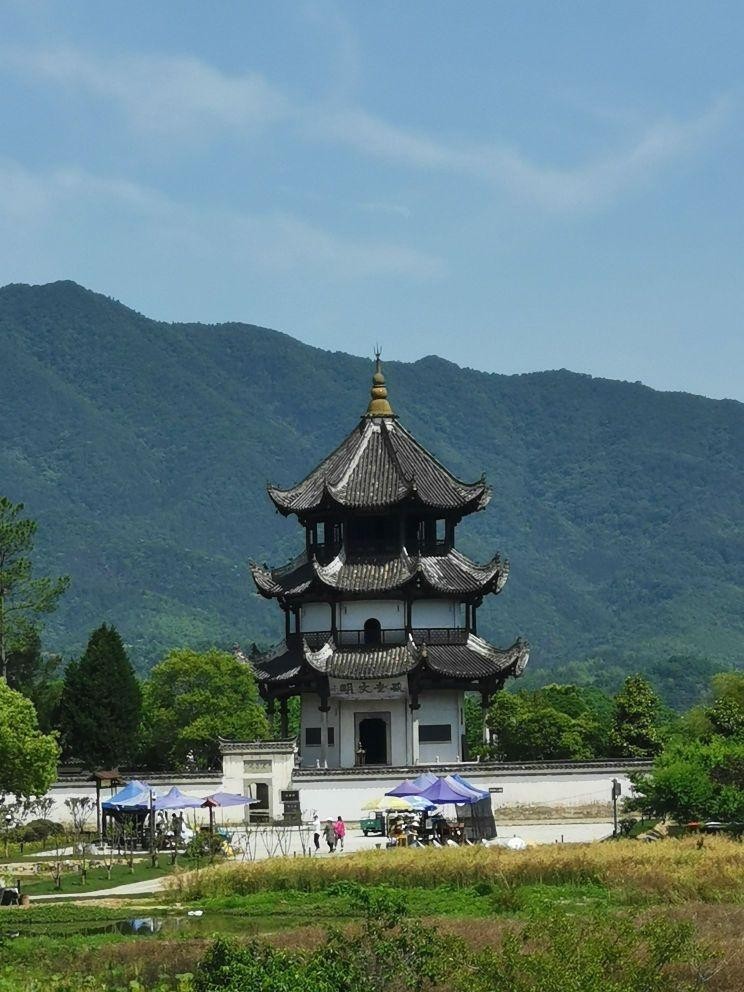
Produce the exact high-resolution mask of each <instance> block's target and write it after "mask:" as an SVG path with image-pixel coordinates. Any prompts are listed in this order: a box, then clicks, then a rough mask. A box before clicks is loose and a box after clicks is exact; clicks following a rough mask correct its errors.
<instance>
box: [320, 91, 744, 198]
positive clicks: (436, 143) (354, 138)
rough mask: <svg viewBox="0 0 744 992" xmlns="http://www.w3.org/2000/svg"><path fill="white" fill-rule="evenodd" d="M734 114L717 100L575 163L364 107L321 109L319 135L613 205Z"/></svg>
mask: <svg viewBox="0 0 744 992" xmlns="http://www.w3.org/2000/svg"><path fill="white" fill-rule="evenodd" d="M730 113H731V104H730V102H729V101H728V100H719V101H717V102H716V103H714V104H713V105H712V106H711V107H709V108H708V109H707V110H706V111H705V112H704V113H702V114H701V115H699V116H697V117H694V118H691V119H689V120H681V121H680V120H663V121H657V122H655V123H652V124H651V125H649V126H648V127H647V128H645V129H644V130H643V131H642V132H641V133H640V134H639V135H637V136H636V137H635V138H633V139H631V140H629V141H626V142H625V143H624V144H622V145H620V146H618V147H617V148H615V149H614V150H613V151H612V152H611V153H606V154H605V155H604V156H601V157H598V158H595V159H593V160H591V161H588V162H583V163H579V164H577V165H576V166H574V167H571V168H561V169H558V168H555V167H552V166H549V165H538V164H536V163H535V162H532V161H530V160H529V159H528V158H526V157H525V156H524V155H522V154H521V153H520V152H518V151H517V150H516V149H514V148H512V147H510V146H508V145H499V144H490V145H489V144H481V145H474V144H471V143H467V142H455V141H443V140H437V139H434V138H431V137H429V136H427V135H422V134H419V133H416V132H415V131H412V130H408V129H405V128H400V127H397V126H395V125H392V124H389V123H388V122H387V121H384V120H381V119H380V118H377V117H374V116H372V115H371V114H368V113H365V112H364V111H361V110H346V111H342V112H338V111H335V112H332V113H322V112H321V113H320V114H319V115H318V116H317V118H316V119H315V121H314V125H315V126H316V127H317V130H318V132H319V133H320V134H322V135H325V137H326V138H327V139H329V140H332V141H335V142H339V143H342V144H345V145H348V146H350V147H353V148H355V149H356V150H357V151H359V152H362V153H364V154H369V155H374V156H375V157H377V158H380V159H384V160H386V161H389V162H394V163H397V164H401V165H407V166H409V167H411V168H417V169H424V170H427V171H430V172H435V171H439V172H450V173H454V174H458V175H463V176H468V177H471V178H477V179H480V180H482V181H484V182H487V183H489V184H492V185H493V186H495V187H497V188H499V189H501V190H503V191H505V192H507V193H510V194H513V195H516V196H517V197H519V198H520V199H521V200H523V201H525V202H529V203H533V204H537V205H539V206H542V207H545V208H548V209H551V210H571V209H575V208H583V207H589V206H596V205H598V204H602V203H604V202H607V201H609V200H611V199H613V198H614V197H616V196H617V195H618V194H619V193H621V192H622V191H623V190H624V189H626V188H628V187H630V186H633V185H635V184H637V183H639V182H643V181H645V180H647V179H649V178H652V177H653V176H654V175H655V174H656V172H658V170H659V169H661V168H663V167H664V166H665V165H669V164H671V163H672V162H674V161H675V160H677V159H680V158H683V157H685V156H687V155H690V154H692V153H694V152H695V151H696V150H698V149H699V148H702V147H704V146H705V145H706V144H707V143H708V142H709V141H710V140H712V139H713V138H714V136H715V135H716V133H717V132H718V131H719V130H720V129H721V127H722V126H723V124H724V123H725V121H726V120H727V119H728V118H729V116H730Z"/></svg>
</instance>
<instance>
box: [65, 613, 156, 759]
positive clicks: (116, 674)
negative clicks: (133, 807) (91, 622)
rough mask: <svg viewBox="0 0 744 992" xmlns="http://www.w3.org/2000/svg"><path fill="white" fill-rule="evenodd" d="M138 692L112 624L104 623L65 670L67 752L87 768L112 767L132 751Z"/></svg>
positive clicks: (117, 634) (130, 667)
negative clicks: (76, 658)
mask: <svg viewBox="0 0 744 992" xmlns="http://www.w3.org/2000/svg"><path fill="white" fill-rule="evenodd" d="M141 709H142V694H141V691H140V687H139V683H138V682H137V678H136V676H135V674H134V669H133V668H132V666H131V664H130V663H129V659H128V658H127V654H126V651H125V650H124V645H123V644H122V640H121V637H120V636H119V633H118V631H117V630H116V628H115V627H109V626H107V624H103V625H102V626H101V627H99V628H98V629H97V630H94V631H93V633H92V634H91V635H90V639H89V640H88V646H87V648H86V649H85V654H83V656H82V658H80V660H79V661H72V662H70V664H69V665H68V666H67V669H66V671H65V679H64V686H63V688H62V696H61V699H60V730H61V732H62V740H63V743H64V748H65V753H66V755H67V756H68V757H75V758H79V759H80V760H81V761H83V762H84V764H85V765H86V766H87V767H88V768H90V769H93V768H102V767H106V768H109V767H112V766H114V767H116V766H118V765H119V764H123V763H125V762H127V761H129V760H130V759H131V758H132V757H133V755H134V753H135V750H136V747H137V738H138V730H139V723H140V715H141Z"/></svg>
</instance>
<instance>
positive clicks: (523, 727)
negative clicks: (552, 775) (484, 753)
mask: <svg viewBox="0 0 744 992" xmlns="http://www.w3.org/2000/svg"><path fill="white" fill-rule="evenodd" d="M611 714H612V701H611V699H610V698H609V696H607V695H605V694H604V693H603V692H601V691H600V690H598V689H594V688H586V687H580V686H575V685H548V686H545V687H544V688H542V689H537V690H534V691H532V692H530V691H529V690H524V689H522V690H517V691H516V692H515V691H509V692H500V693H498V694H497V696H496V698H495V700H494V702H493V704H492V706H491V708H490V710H489V711H488V716H487V721H488V726H489V727H490V729H491V732H492V748H491V751H492V756H495V757H497V758H499V759H501V760H504V761H541V760H542V761H547V760H588V759H591V758H596V757H607V756H608V745H607V735H608V730H609V725H610V719H611Z"/></svg>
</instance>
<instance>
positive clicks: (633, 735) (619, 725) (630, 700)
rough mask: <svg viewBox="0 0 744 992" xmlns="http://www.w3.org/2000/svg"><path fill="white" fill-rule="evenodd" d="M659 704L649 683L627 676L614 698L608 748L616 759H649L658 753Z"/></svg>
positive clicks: (640, 677)
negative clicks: (613, 711)
mask: <svg viewBox="0 0 744 992" xmlns="http://www.w3.org/2000/svg"><path fill="white" fill-rule="evenodd" d="M660 709H661V704H660V701H659V697H658V696H657V695H656V693H655V692H654V690H653V688H652V687H651V684H650V682H648V680H647V679H645V678H644V677H643V676H642V675H629V676H628V677H627V678H626V680H625V682H624V683H623V687H622V689H621V690H620V692H618V694H617V695H616V696H615V713H614V718H613V726H612V730H611V731H610V747H611V748H612V750H613V752H614V754H615V755H616V756H617V757H619V758H650V757H653V755H655V754H658V753H659V751H660V750H661V737H660V735H659V730H658V725H659V716H660Z"/></svg>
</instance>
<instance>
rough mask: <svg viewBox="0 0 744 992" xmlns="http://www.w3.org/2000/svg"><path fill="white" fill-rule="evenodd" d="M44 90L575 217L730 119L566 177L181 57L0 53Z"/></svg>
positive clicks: (499, 148) (637, 138) (155, 126)
mask: <svg viewBox="0 0 744 992" xmlns="http://www.w3.org/2000/svg"><path fill="white" fill-rule="evenodd" d="M3 66H5V67H6V69H11V70H12V71H15V72H19V73H24V74H26V75H30V76H32V77H34V78H36V79H42V80H52V81H54V82H55V83H57V84H60V85H65V86H68V87H73V88H77V89H79V90H81V91H84V92H85V93H87V94H89V95H93V96H94V97H98V98H101V99H105V100H107V101H109V102H110V103H111V104H113V105H114V106H116V107H118V109H119V111H120V112H121V113H122V114H123V115H124V116H125V118H126V120H127V121H128V123H129V125H130V127H131V128H133V129H135V130H137V131H140V132H144V133H145V134H146V136H147V139H148V141H151V140H152V135H153V134H160V135H164V136H173V135H177V136H181V137H187V138H189V139H190V140H194V141H203V140H209V139H210V138H211V137H212V136H215V135H216V134H217V133H230V134H244V133H246V132H249V133H252V132H253V131H254V130H255V129H256V128H261V127H267V126H281V127H284V128H285V129H287V130H288V132H289V134H290V135H291V136H292V137H293V138H294V139H295V140H296V139H297V138H298V137H299V138H300V140H304V141H305V142H308V143H313V142H317V141H324V142H331V143H333V144H335V145H337V146H339V147H344V148H347V149H353V150H354V151H355V152H356V153H360V154H362V155H365V156H369V157H372V158H375V159H378V160H380V161H384V162H387V163H389V164H391V165H393V166H397V167H405V168H408V169H412V170H417V171H419V172H421V171H425V172H429V173H445V174H452V175H456V176H459V177H462V178H464V179H467V180H469V181H471V182H472V181H476V182H480V183H483V184H485V185H487V186H490V187H491V188H492V189H494V190H496V191H499V192H500V193H502V194H505V195H507V196H508V197H510V198H512V199H515V200H517V201H518V202H519V203H520V204H524V205H532V206H536V207H538V208H540V209H544V210H550V211H575V210H582V209H586V208H592V207H598V206H602V205H604V204H607V203H610V202H612V201H614V200H615V199H616V198H617V197H618V196H620V195H621V194H623V193H624V192H625V191H627V190H629V189H631V188H633V187H635V186H639V185H643V184H644V183H646V182H648V181H649V180H652V179H654V178H655V177H656V176H657V175H658V174H659V173H660V172H661V171H662V170H663V169H665V168H669V167H671V166H672V165H673V164H674V163H675V162H677V161H680V160H684V159H685V158H687V157H690V156H692V155H694V154H696V153H697V152H698V151H699V150H700V149H704V148H705V147H706V146H707V145H708V144H709V143H710V142H711V141H713V140H714V138H715V137H716V135H717V134H718V133H719V132H720V131H721V130H722V128H723V126H724V125H725V123H726V121H727V120H728V119H729V118H730V117H731V115H732V109H733V107H732V104H731V102H730V101H728V100H725V99H722V100H718V101H717V102H715V103H713V104H712V105H711V106H710V107H708V108H707V109H706V110H705V111H704V112H702V113H701V114H699V115H697V116H695V117H691V118H688V119H671V118H669V119H663V120H654V121H650V122H649V123H648V124H647V125H646V126H641V125H637V126H633V127H631V126H622V125H618V130H620V131H622V133H623V137H622V138H620V139H618V140H617V141H616V142H615V143H614V144H613V146H612V147H611V148H609V149H608V150H606V151H605V152H604V153H602V154H599V155H596V156H594V157H592V158H589V159H585V160H583V161H578V162H576V164H574V165H572V166H569V167H556V166H554V165H551V164H550V163H549V162H537V161H534V160H532V159H530V158H529V157H528V156H526V155H525V154H523V153H522V152H521V151H519V149H517V148H515V147H514V146H513V145H511V144H509V143H506V142H498V141H495V142H482V143H475V142H473V141H472V140H467V139H462V140H461V139H459V138H456V137H442V136H440V135H437V136H432V135H428V134H424V133H420V132H417V131H416V130H414V129H410V128H406V127H402V126H399V125H396V124H393V123H390V122H389V121H386V120H384V119H382V118H380V117H376V116H374V115H373V114H370V113H368V112H367V111H365V110H364V109H362V108H359V107H354V106H345V107H344V106H339V103H338V101H337V99H336V98H334V99H332V100H331V101H330V102H325V103H322V104H304V105H302V104H299V103H297V102H293V101H292V100H290V99H289V98H288V97H287V96H286V95H285V94H284V93H283V92H282V91H281V90H280V88H278V87H277V86H275V85H273V84H272V83H271V82H270V81H268V80H267V79H265V78H264V77H263V76H262V75H260V74H258V73H255V72H245V73H239V74H230V73H226V72H223V71H222V70H220V69H218V68H216V67H214V66H211V65H209V64H207V63H205V62H203V61H201V60H199V59H196V58H191V57H174V56H169V55H126V56H119V57H113V58H106V59H104V58H100V57H98V56H93V55H90V54H89V53H86V52H83V51H80V50H77V49H72V48H59V49H55V50H38V49H36V50H34V49H23V50H21V49H10V48H5V49H0V68H2V67H3Z"/></svg>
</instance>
